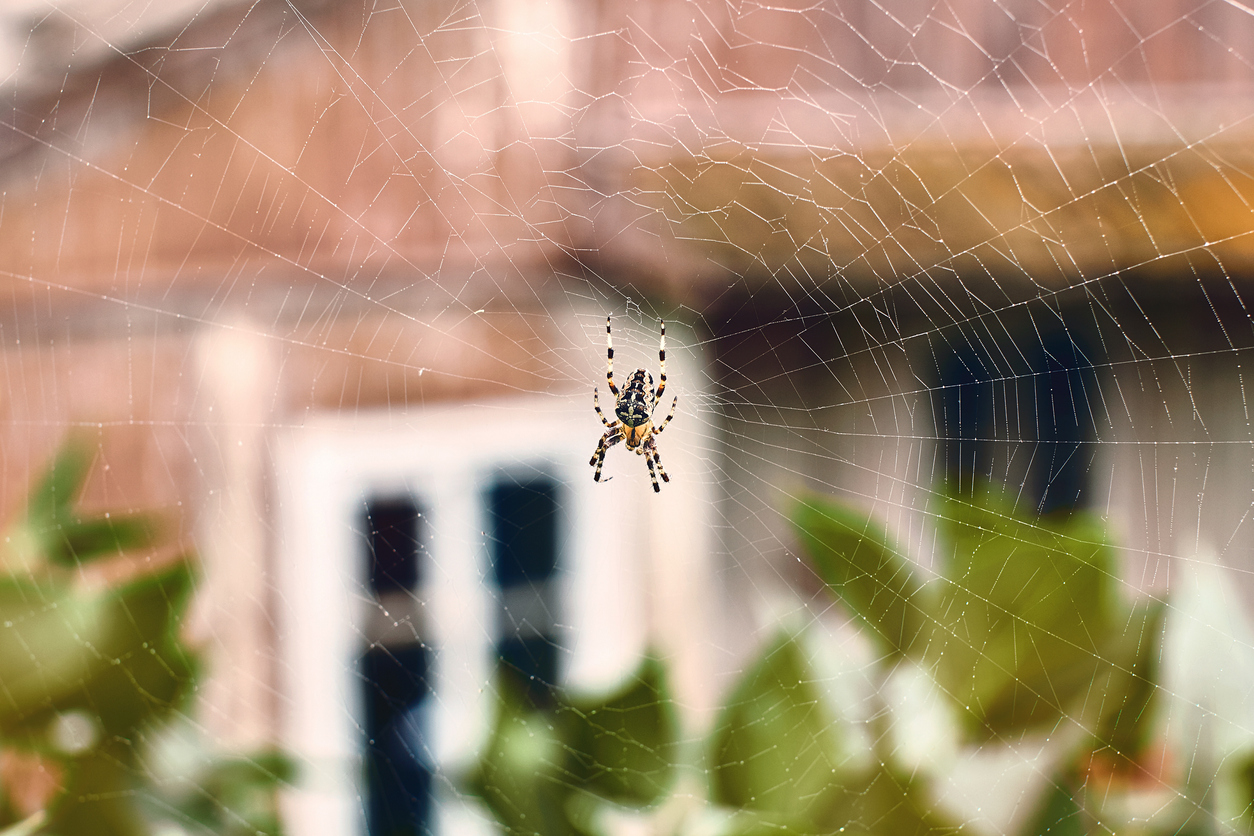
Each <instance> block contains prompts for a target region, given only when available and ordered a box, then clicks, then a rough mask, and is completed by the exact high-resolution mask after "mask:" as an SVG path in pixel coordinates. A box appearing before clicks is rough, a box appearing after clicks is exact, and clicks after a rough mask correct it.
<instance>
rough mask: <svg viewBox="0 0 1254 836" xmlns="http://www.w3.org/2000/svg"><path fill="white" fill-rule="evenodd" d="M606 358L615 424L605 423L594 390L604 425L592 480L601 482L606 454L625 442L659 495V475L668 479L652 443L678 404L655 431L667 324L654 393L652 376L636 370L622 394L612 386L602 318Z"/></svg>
mask: <svg viewBox="0 0 1254 836" xmlns="http://www.w3.org/2000/svg"><path fill="white" fill-rule="evenodd" d="M605 355H606V360H605V379H606V381H607V382H608V383H609V385H610V393H611V394H613V395H614V397H615V398H616V399H617V400H616V402H615V403H614V416H615V417H616V418H618V420H617V421H607V420H605V413H604V412H602V411H601V396H600V393H599V392H598V391H597V389H596V387H593V389H592V407H593V409H595V410H596V411H597V416H598V417H599V418H600V419H601V423H602V424H604V425H605V427H606V430H605V434H604V435H602V436H601V440H600V441H599V442H598V443H597V449H596V452H595V453H593V454H592V458H591V459H590V460H589V461H588V466H589V467H592V466H595V467H596V472H595V473H593V474H592V479H593V481H595V482H600V481H601V465H603V464H605V453H606V451H607V450H609V449H610V448H611V447H613V446H614V445H615V444H617V443H618V442H620V441H623V442H626V444H627V449H628V450H634V451H635V452H636V455H638V456H644V463H645V464H646V465H648V466H649V478H650V479H651V480H653V492H654V493H661V491H662V486H661V485H659V484H658V483H657V475H658V473H661V474H662V481H663V482H669V481H670V480H671V477H669V476H667V475H666V468H664V467H662V457H661V455H659V454H658V451H657V442H656V441H655V440H654V439H655V437H656V436H659V435H661V434H662V430H664V429H666V425H667V424H669V423H670V422H671V419H672V418H674V417H675V407H676V406H677V405H678V404H679V398H678V396H677V397H676V398H675V399H674V400H672V401H671V411H670V413H669V414H667V416H666V418H665V420H663V421H662V423H660V424H658V425H657V426H656V427H655V426H653V410H655V409H657V404H658V400H659V399H661V397H662V393H663V392H664V391H666V322H665V321H663V322H662V340H661V343H660V345H659V347H658V352H657V359H658V367H659V368H658V374H659V377H660V380H659V381H658V385H657V389H654V388H653V375H651V374H649V372H647V371H646V370H644V369H636V370H635V371H634V372H632V375H631V380H629V381H628V382H627V385H626V386H625V387H623V390H622V392H621V393H620V392H619V389H618V387H617V386H615V385H614V342H613V338H612V337H611V336H610V318H609V317H608V316H607V317H606V318H605ZM655 465H656V468H655Z"/></svg>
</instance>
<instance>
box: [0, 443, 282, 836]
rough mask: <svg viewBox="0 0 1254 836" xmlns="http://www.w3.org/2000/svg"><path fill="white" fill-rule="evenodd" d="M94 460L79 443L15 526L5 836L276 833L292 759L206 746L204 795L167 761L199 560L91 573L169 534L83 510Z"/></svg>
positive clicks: (4, 744)
mask: <svg viewBox="0 0 1254 836" xmlns="http://www.w3.org/2000/svg"><path fill="white" fill-rule="evenodd" d="M91 464H92V454H91V452H90V450H89V449H88V448H86V447H83V446H79V445H77V444H74V443H70V444H68V445H66V446H65V447H64V448H63V449H62V450H61V451H60V453H59V454H58V455H57V457H56V458H55V460H54V461H53V463H52V465H51V467H50V468H49V470H48V472H47V474H46V475H45V476H44V478H43V479H42V481H41V482H40V483H39V484H37V485H36V486H35V488H34V489H33V491H32V492H31V494H30V497H29V500H28V502H27V509H26V513H25V515H24V516H23V517H22V518H21V519H19V520H17V521H16V522H14V523H12V524H11V525H9V526H8V528H7V529H6V531H5V536H4V542H3V551H2V553H0V560H2V562H0V683H2V684H0V828H4V829H0V834H3V836H17V834H24V833H39V834H59V836H78V834H88V833H90V834H98V836H146V834H153V833H157V832H160V833H178V832H183V833H188V834H195V833H206V834H207V833H213V834H241V836H242V834H245V833H247V834H277V833H278V832H279V826H278V822H277V817H276V812H275V792H274V791H275V788H276V787H277V785H278V784H279V783H280V782H282V781H286V780H288V779H289V778H290V777H291V771H292V769H291V766H290V764H289V763H288V762H287V761H286V759H285V758H283V757H281V756H278V755H275V754H272V753H266V754H263V755H260V756H258V757H255V758H251V759H243V760H232V759H223V760H215V759H214V758H213V757H212V756H210V755H208V754H207V753H204V752H203V751H202V752H196V753H194V754H193V755H192V756H191V757H190V758H188V757H185V758H184V760H185V761H189V762H194V763H195V768H194V770H192V772H193V773H194V774H193V775H191V776H190V777H191V779H192V781H193V783H194V789H193V790H192V791H190V792H189V791H188V787H187V786H186V782H182V783H180V782H178V781H174V780H172V778H173V777H174V776H170V775H166V774H161V773H159V772H158V770H156V769H154V764H153V762H152V761H153V759H152V757H151V752H152V750H153V747H154V746H156V745H158V744H160V743H161V742H162V741H163V735H164V734H165V732H166V731H167V730H168V729H169V728H170V727H171V724H172V723H174V722H175V721H178V720H179V719H180V718H181V717H182V716H183V711H184V709H186V708H187V705H188V703H189V701H190V699H191V697H192V695H193V692H194V690H195V685H196V681H197V674H198V671H199V668H200V663H199V658H198V655H197V653H196V652H195V650H194V649H192V648H191V647H189V646H188V645H187V644H186V642H185V641H184V640H183V638H182V637H181V635H180V630H179V627H180V623H181V621H182V618H183V616H184V613H185V612H186V609H187V605H188V603H189V601H190V599H191V596H192V592H193V588H194V585H195V575H194V571H193V568H192V562H191V558H190V557H189V556H187V555H183V556H177V557H172V558H171V559H168V560H156V561H154V562H153V564H152V566H153V568H143V569H141V568H139V567H140V566H147V564H139V563H132V564H130V565H129V566H128V567H127V569H126V570H124V571H122V572H120V573H119V574H124V575H126V579H125V580H123V581H121V582H118V583H114V584H107V583H105V582H104V581H102V580H101V579H100V577H99V576H101V573H96V574H94V575H93V574H92V573H91V572H90V571H87V572H84V571H83V570H85V569H89V567H92V566H93V564H101V565H102V566H103V564H104V563H105V562H106V561H109V560H112V559H118V558H124V557H125V556H126V555H127V554H133V553H144V552H152V551H153V550H154V549H158V548H160V547H161V546H162V545H163V544H164V543H165V542H166V540H167V539H168V535H167V534H166V530H165V527H164V526H163V525H162V524H161V521H160V520H159V519H158V518H157V517H156V516H154V515H149V514H126V515H114V514H108V513H106V514H101V515H98V516H83V515H81V514H80V513H79V512H78V511H77V510H76V508H75V502H76V500H77V497H78V494H79V493H80V492H81V490H82V487H83V484H84V482H85V481H86V479H87V476H88V474H89V471H90V468H91Z"/></svg>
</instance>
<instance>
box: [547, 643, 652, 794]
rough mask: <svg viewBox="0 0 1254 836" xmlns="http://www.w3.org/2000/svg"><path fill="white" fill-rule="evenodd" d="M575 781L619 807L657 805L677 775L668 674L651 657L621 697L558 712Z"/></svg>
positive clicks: (585, 702)
mask: <svg viewBox="0 0 1254 836" xmlns="http://www.w3.org/2000/svg"><path fill="white" fill-rule="evenodd" d="M558 720H559V722H560V723H561V725H562V730H563V734H562V738H563V740H564V741H565V742H566V745H567V747H568V754H569V760H568V762H567V768H568V769H569V772H570V778H571V780H573V781H575V782H577V783H578V784H579V786H580V787H581V788H582V789H587V790H591V791H592V792H595V793H598V794H599V795H602V796H604V797H606V798H608V799H610V800H612V801H615V802H617V803H620V804H631V803H636V804H652V803H653V802H655V801H657V800H658V799H659V798H661V797H662V796H663V794H665V793H666V791H667V789H668V788H669V787H670V785H671V782H672V779H673V777H674V772H675V757H676V751H675V750H676V738H677V727H676V720H675V714H674V710H673V706H672V704H671V699H670V696H669V693H668V691H667V688H666V678H665V671H664V670H663V668H662V664H661V663H660V662H658V661H657V660H656V659H653V658H648V659H646V660H645V662H644V664H643V665H642V666H641V667H640V669H639V671H638V672H637V673H636V674H635V675H634V676H633V677H632V678H631V679H629V680H628V682H627V683H626V684H625V686H624V687H623V688H621V689H619V691H618V692H617V693H614V694H611V695H610V696H609V697H607V698H605V699H602V700H595V701H592V700H583V701H581V700H572V701H571V702H570V703H569V704H566V705H563V706H561V707H560V708H559V709H558Z"/></svg>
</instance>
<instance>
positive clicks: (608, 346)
mask: <svg viewBox="0 0 1254 836" xmlns="http://www.w3.org/2000/svg"><path fill="white" fill-rule="evenodd" d="M605 379H606V381H608V382H609V384H610V394H612V395H613V396H614V397H616V398H617V397H618V387H617V386H615V385H614V340H613V338H612V337H610V317H609V315H608V314H607V315H606V317H605Z"/></svg>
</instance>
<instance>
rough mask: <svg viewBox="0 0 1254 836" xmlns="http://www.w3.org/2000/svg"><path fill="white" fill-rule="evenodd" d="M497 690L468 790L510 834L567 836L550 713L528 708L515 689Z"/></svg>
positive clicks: (561, 751) (565, 788) (563, 784)
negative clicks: (486, 737)
mask: <svg viewBox="0 0 1254 836" xmlns="http://www.w3.org/2000/svg"><path fill="white" fill-rule="evenodd" d="M505 682H508V680H505ZM498 687H500V688H501V699H500V700H499V702H498V715H497V722H496V726H495V728H494V729H493V731H492V736H491V738H490V739H489V740H488V743H487V745H486V747H485V749H484V751H483V754H482V755H481V756H480V758H479V763H478V764H477V766H476V769H475V772H474V774H472V775H471V776H469V778H468V781H467V784H468V786H469V789H470V790H471V792H474V793H475V794H476V795H478V796H479V797H480V798H482V799H483V801H484V803H486V804H487V805H488V808H489V809H490V810H491V811H492V814H493V816H495V817H496V820H497V822H498V823H499V824H500V825H501V827H502V829H503V830H504V831H505V832H506V833H508V834H510V836H573V834H574V830H573V829H572V827H571V825H570V823H569V821H568V820H567V817H566V810H565V802H566V797H567V795H568V794H569V793H570V791H571V784H570V783H569V776H567V775H566V773H565V770H564V763H565V760H566V749H565V747H564V745H563V742H562V740H561V738H560V736H559V733H558V729H557V726H556V725H555V723H554V718H553V716H552V714H551V712H542V711H537V710H534V709H532V708H531V707H530V701H529V700H527V699H526V697H525V696H524V695H523V694H521V693H519V692H518V691H517V689H514V688H511V687H509V686H508V685H501V686H498Z"/></svg>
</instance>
